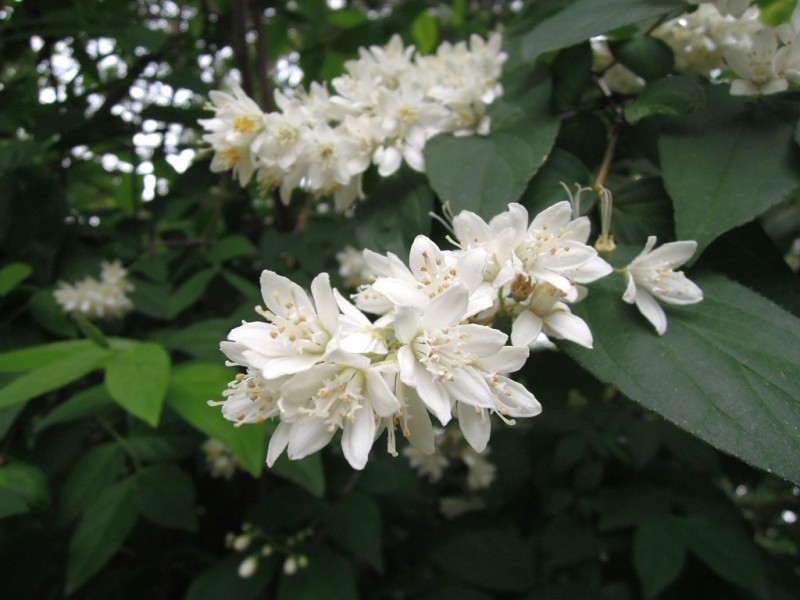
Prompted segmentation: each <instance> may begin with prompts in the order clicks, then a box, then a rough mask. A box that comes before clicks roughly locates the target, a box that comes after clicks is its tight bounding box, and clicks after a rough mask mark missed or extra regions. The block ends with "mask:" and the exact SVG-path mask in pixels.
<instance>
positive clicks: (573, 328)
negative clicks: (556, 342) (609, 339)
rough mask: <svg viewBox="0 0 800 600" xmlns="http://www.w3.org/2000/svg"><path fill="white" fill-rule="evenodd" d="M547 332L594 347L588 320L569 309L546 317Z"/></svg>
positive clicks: (587, 346)
mask: <svg viewBox="0 0 800 600" xmlns="http://www.w3.org/2000/svg"><path fill="white" fill-rule="evenodd" d="M544 325H545V332H546V333H547V334H548V335H553V336H555V337H557V338H561V339H564V340H570V341H573V342H575V343H576V344H580V345H581V346H585V347H586V348H591V347H592V332H591V330H590V329H589V326H588V325H587V324H586V322H585V321H584V320H583V319H581V318H580V317H579V316H577V315H573V314H572V313H570V312H567V311H560V310H559V311H556V312H553V313H550V314H549V315H547V317H546V318H545V319H544Z"/></svg>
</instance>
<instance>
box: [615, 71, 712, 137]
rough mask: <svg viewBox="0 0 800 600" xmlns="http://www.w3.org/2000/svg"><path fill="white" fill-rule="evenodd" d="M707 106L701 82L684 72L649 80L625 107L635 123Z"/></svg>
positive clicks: (688, 113)
mask: <svg viewBox="0 0 800 600" xmlns="http://www.w3.org/2000/svg"><path fill="white" fill-rule="evenodd" d="M705 105H706V97H705V93H704V92H703V88H702V87H701V86H700V84H699V83H697V82H696V81H694V80H693V79H690V78H689V77H684V76H680V75H678V76H674V77H664V78H663V79H656V80H655V81H651V82H650V83H648V84H647V87H645V88H644V90H643V91H642V93H641V94H639V96H638V97H637V98H636V100H634V102H633V104H629V105H628V106H626V107H625V120H626V121H627V122H628V123H631V124H633V125H635V124H636V123H638V122H639V121H641V120H642V119H645V118H647V117H652V116H655V115H691V114H693V113H696V112H699V111H701V110H703V108H705ZM712 107H713V105H712ZM712 110H716V108H715V107H714V108H712Z"/></svg>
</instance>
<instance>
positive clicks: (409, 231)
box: [355, 174, 433, 257]
mask: <svg viewBox="0 0 800 600" xmlns="http://www.w3.org/2000/svg"><path fill="white" fill-rule="evenodd" d="M431 210H433V194H432V193H431V190H430V187H429V186H428V185H427V183H426V182H425V181H424V180H423V179H422V178H421V177H418V176H416V175H406V174H402V175H401V176H399V177H390V178H388V179H384V180H383V181H381V182H380V184H378V186H377V187H376V188H375V191H374V192H373V193H372V194H371V198H370V200H369V202H365V203H363V204H359V205H358V206H357V208H356V224H355V228H356V232H355V233H356V239H357V240H358V243H359V245H360V246H362V247H363V248H369V249H370V250H372V251H374V252H394V253H395V254H397V255H398V256H401V257H405V256H408V252H409V250H410V249H411V244H412V243H413V242H414V238H415V237H416V236H417V235H420V234H427V233H428V232H429V231H430V227H431V226H430V223H431V218H430V215H429V214H428V213H429V212H430V211H431Z"/></svg>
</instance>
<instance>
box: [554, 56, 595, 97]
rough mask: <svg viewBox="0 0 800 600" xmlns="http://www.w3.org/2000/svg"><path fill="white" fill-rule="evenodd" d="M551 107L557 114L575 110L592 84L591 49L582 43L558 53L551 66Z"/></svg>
mask: <svg viewBox="0 0 800 600" xmlns="http://www.w3.org/2000/svg"><path fill="white" fill-rule="evenodd" d="M552 71H553V105H554V107H555V110H556V111H558V112H560V113H561V112H569V111H574V110H577V109H578V108H579V107H580V104H581V98H582V97H583V92H584V91H585V90H586V88H587V87H589V85H590V84H591V82H592V47H591V45H590V44H589V42H588V41H587V42H583V43H582V44H578V45H577V46H572V47H571V48H565V49H564V50H562V51H561V52H559V53H558V55H557V56H556V58H555V60H554V61H553V65H552Z"/></svg>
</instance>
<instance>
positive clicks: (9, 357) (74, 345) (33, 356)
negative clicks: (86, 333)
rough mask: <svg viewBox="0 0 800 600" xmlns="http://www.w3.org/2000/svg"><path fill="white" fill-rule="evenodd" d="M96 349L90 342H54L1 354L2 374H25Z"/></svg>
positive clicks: (0, 365) (0, 368) (0, 371)
mask: <svg viewBox="0 0 800 600" xmlns="http://www.w3.org/2000/svg"><path fill="white" fill-rule="evenodd" d="M93 348H95V345H94V344H92V343H91V342H90V341H88V340H76V341H69V342H54V343H52V344H44V345H41V346H30V347H28V348H22V349H21V350H12V351H11V352H4V353H2V354H0V373H24V372H27V371H33V370H35V369H40V368H42V367H44V366H47V365H48V364H50V363H54V362H57V361H59V360H64V359H66V358H69V357H70V356H74V355H75V354H80V353H82V352H86V351H88V350H91V349H93Z"/></svg>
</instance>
